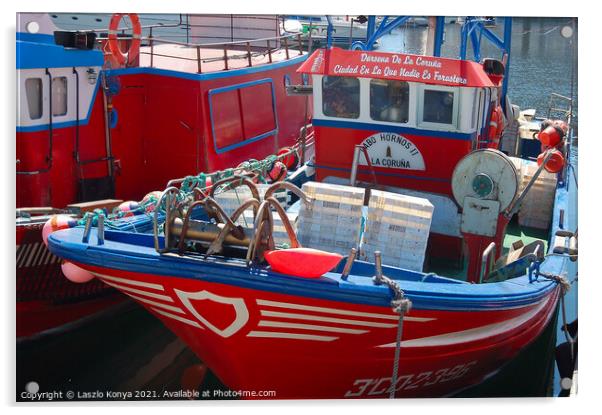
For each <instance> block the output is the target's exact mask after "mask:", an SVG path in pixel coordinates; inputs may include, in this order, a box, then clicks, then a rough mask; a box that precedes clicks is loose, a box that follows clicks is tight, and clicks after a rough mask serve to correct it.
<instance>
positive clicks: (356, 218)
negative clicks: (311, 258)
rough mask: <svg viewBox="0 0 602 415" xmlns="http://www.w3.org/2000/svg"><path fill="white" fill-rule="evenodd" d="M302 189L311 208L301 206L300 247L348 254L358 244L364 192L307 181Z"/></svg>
mask: <svg viewBox="0 0 602 415" xmlns="http://www.w3.org/2000/svg"><path fill="white" fill-rule="evenodd" d="M302 190H303V191H304V192H305V194H306V195H307V196H308V197H309V199H310V200H311V206H310V207H308V206H306V205H305V204H304V203H302V204H301V207H300V210H299V218H298V237H299V242H300V243H301V245H302V246H304V247H308V248H315V249H321V250H324V251H329V252H337V253H340V254H342V255H347V254H348V253H349V250H350V249H351V248H354V247H357V245H358V243H359V234H360V226H361V221H362V206H363V204H364V192H365V190H364V189H361V188H357V187H350V186H341V185H334V184H327V183H317V182H308V183H305V184H304V185H303V187H302Z"/></svg>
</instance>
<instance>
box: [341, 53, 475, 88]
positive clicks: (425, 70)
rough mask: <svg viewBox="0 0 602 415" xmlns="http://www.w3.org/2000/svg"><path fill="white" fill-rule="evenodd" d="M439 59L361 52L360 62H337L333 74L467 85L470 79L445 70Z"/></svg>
mask: <svg viewBox="0 0 602 415" xmlns="http://www.w3.org/2000/svg"><path fill="white" fill-rule="evenodd" d="M443 69H444V66H443V64H442V63H441V61H440V60H439V59H436V58H430V57H427V56H408V55H396V54H391V55H387V56H383V55H372V54H368V53H361V54H360V63H355V62H354V63H346V64H336V65H334V66H333V68H332V71H333V75H360V76H361V75H364V76H376V77H381V78H406V79H408V80H416V81H436V82H447V83H451V84H457V85H466V84H467V83H468V80H467V79H466V78H464V77H462V76H460V75H459V74H456V73H452V74H450V73H445V72H443Z"/></svg>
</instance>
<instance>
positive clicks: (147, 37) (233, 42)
mask: <svg viewBox="0 0 602 415" xmlns="http://www.w3.org/2000/svg"><path fill="white" fill-rule="evenodd" d="M303 36H304V35H302V34H301V33H290V34H287V35H280V36H271V37H264V38H259V39H244V40H234V41H231V42H214V43H192V42H181V41H177V40H169V39H161V38H159V37H154V36H153V37H149V36H143V37H141V38H140V40H151V39H152V41H153V42H162V43H169V44H174V45H179V46H189V47H197V46H200V47H218V46H222V47H223V46H232V45H238V44H240V45H244V44H246V43H247V42H253V43H257V42H267V41H272V40H281V39H284V38H287V39H288V38H291V37H297V38H298V37H303ZM130 37H131V36H127V37H125V36H124V37H120V38H119V39H120V40H127V39H129V38H130ZM108 39H109V38H108V37H97V38H96V41H100V40H108Z"/></svg>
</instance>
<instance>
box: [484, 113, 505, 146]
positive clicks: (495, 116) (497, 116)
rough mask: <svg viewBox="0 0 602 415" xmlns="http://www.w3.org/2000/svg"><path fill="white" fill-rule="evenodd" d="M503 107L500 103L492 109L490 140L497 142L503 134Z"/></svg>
mask: <svg viewBox="0 0 602 415" xmlns="http://www.w3.org/2000/svg"><path fill="white" fill-rule="evenodd" d="M502 123H503V121H502V109H501V108H500V106H499V105H497V106H496V107H495V108H493V110H491V117H490V121H489V131H488V134H489V137H488V138H489V141H490V142H493V143H494V144H497V143H498V142H499V136H500V135H501V132H502V129H503V125H502Z"/></svg>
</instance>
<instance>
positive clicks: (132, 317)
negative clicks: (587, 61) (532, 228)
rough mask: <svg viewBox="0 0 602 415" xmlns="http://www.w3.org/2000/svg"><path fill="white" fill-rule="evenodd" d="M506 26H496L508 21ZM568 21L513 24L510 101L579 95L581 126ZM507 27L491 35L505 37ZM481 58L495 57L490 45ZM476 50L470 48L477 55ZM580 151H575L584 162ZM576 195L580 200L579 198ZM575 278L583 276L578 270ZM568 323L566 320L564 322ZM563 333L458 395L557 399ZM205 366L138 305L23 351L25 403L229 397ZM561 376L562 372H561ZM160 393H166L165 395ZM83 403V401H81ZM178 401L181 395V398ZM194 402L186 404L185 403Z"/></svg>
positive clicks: (421, 35)
mask: <svg viewBox="0 0 602 415" xmlns="http://www.w3.org/2000/svg"><path fill="white" fill-rule="evenodd" d="M53 16H56V17H54V19H55V21H56V23H57V25H58V26H60V27H62V28H64V29H81V28H98V29H106V28H107V27H108V21H109V19H110V15H107V14H94V15H92V14H53ZM141 20H142V24H143V25H148V24H157V23H164V24H165V25H166V26H168V25H169V24H173V23H178V21H179V20H180V16H179V15H149V14H142V15H141ZM501 20H502V19H498V21H499V22H501ZM570 24H571V21H570V19H567V18H514V19H513V30H512V54H511V56H510V59H511V71H510V84H509V95H510V97H511V100H512V102H513V103H514V104H517V105H519V106H520V108H521V109H526V108H535V109H536V110H537V113H538V114H540V115H544V116H545V115H546V111H547V108H548V99H549V96H550V93H552V92H555V93H559V94H561V95H565V96H572V97H573V98H574V114H575V117H574V121H575V122H576V121H577V119H578V118H577V111H578V106H577V95H576V91H577V78H576V77H577V70H576V61H575V60H576V54H575V55H573V47H574V48H576V47H577V45H576V40H577V32H576V31H575V33H574V34H573V37H572V38H570V39H566V38H564V37H562V36H561V34H560V29H561V28H562V27H563V26H566V25H570ZM500 26H501V25H498V27H495V28H493V30H494V31H495V32H497V33H500V32H501V30H502V29H501V27H500ZM460 28H461V26H460V25H456V24H446V27H445V29H446V42H445V44H444V48H443V55H444V56H449V57H455V56H457V54H458V51H459V47H460V46H459V31H460ZM162 30H163V33H161V36H164V37H166V36H167V37H170V38H172V39H174V40H180V41H186V40H187V32H186V30H183V29H182V28H180V27H165V28H164V29H162ZM425 37H426V28H424V27H415V26H406V27H402V28H400V29H398V30H396V31H395V32H394V33H393V34H392V35H391V36H390V37H389V38H387V39H383V40H382V41H381V44H380V48H381V49H382V50H400V49H401V50H403V51H405V52H409V53H423V52H424V41H425ZM483 43H484V46H483V49H482V51H483V55H485V56H486V55H488V54H492V53H493V48H492V47H489V46H488V45H486V42H485V41H484V42H483ZM470 53H471V51H470V50H469V54H470ZM576 156H577V149H576V148H575V149H574V151H573V157H574V161H575V165H576V164H577V163H576ZM575 197H576V196H575ZM568 223H569V226H570V227H572V228H573V229H574V228H576V226H577V218H576V216H575V217H570V218H568ZM571 266H572V269H571V273H572V275H569V276H568V277H569V279H570V280H574V279H575V278H576V275H577V269H576V265H575V264H572V265H571ZM576 291H577V290H576V283H575V284H574V290H572V294H571V295H570V296H569V297H568V300H567V314H568V315H567V317H568V318H567V320H568V321H573V320H574V319H576V318H577V295H576ZM558 318H560V316H559V317H558ZM562 336H563V334H562V332H561V331H560V330H559V329H557V327H556V326H551V327H550V329H549V330H547V332H546V335H544V336H542V338H541V339H540V340H539V341H538V342H537V344H533V345H531V346H530V347H529V349H528V350H526V351H525V352H524V353H522V354H521V356H519V358H518V359H516V361H515V362H512V363H511V364H509V365H508V366H507V367H506V368H504V369H503V370H502V371H501V372H500V373H498V374H497V375H496V376H494V377H493V378H492V379H490V380H489V381H487V382H486V383H485V384H483V385H481V386H479V387H476V388H473V389H472V390H470V391H465V392H463V393H462V394H461V395H460V396H473V397H474V396H546V395H547V396H550V395H554V396H557V395H558V394H559V392H560V391H559V379H558V374H557V371H555V370H554V367H555V365H554V361H553V359H554V357H553V350H554V346H555V344H556V339H557V338H558V339H559V340H562V339H563V337H562ZM201 363H202V362H200V360H199V359H198V358H197V357H196V356H195V355H194V354H193V353H192V352H190V351H189V349H188V348H186V347H185V345H184V344H183V343H182V342H181V341H180V340H179V339H178V338H177V337H175V336H174V335H173V334H172V333H171V332H170V331H169V330H168V329H167V328H165V327H164V326H163V325H162V324H161V323H160V322H159V321H158V320H156V319H155V318H154V317H152V316H150V315H149V314H148V313H147V312H146V311H145V310H143V309H142V308H141V307H140V306H138V305H136V304H135V303H133V302H127V303H126V304H125V305H122V306H120V307H119V308H117V309H116V310H114V312H112V313H110V314H108V315H105V316H103V317H102V318H100V319H98V320H96V321H94V322H92V323H90V324H87V325H84V326H82V327H79V328H77V329H75V330H73V331H71V332H69V333H65V334H61V335H56V336H50V337H46V338H40V339H37V340H35V341H32V342H27V343H19V344H18V345H17V363H16V366H17V387H16V390H17V395H18V396H17V400H27V399H24V398H23V397H22V396H21V395H20V392H21V391H23V390H25V388H26V385H27V384H28V383H30V382H36V383H37V384H38V385H39V388H40V392H44V391H52V390H61V391H90V392H95V391H98V392H103V395H102V396H99V395H98V394H97V395H96V397H95V398H97V399H115V398H116V396H121V395H115V396H111V395H110V394H108V393H107V392H124V393H125V392H132V393H134V392H135V391H151V392H152V391H155V392H154V393H155V394H154V395H151V396H146V395H143V396H131V398H132V399H136V398H140V399H146V398H148V397H151V398H161V399H174V396H173V395H169V394H167V395H166V394H165V392H166V391H167V392H176V391H180V390H182V389H187V388H190V387H192V388H196V389H198V390H201V391H203V390H211V391H213V390H223V386H222V385H221V384H220V383H219V380H218V379H217V378H216V377H215V376H213V375H212V374H211V373H208V375H207V376H205V378H204V383H203V384H202V385H201V386H199V385H198V384H196V383H195V382H197V380H198V379H200V376H199V373H202V372H203V370H204V369H203V368H202V366H200V365H201ZM554 372H555V373H556V374H554ZM157 394H158V395H157ZM219 397H220V395H219V394H216V393H211V394H206V395H202V394H201V395H199V396H198V399H207V398H208V399H216V398H219ZM76 398H77V397H76ZM175 398H176V399H178V397H175ZM180 398H181V399H187V397H180Z"/></svg>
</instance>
